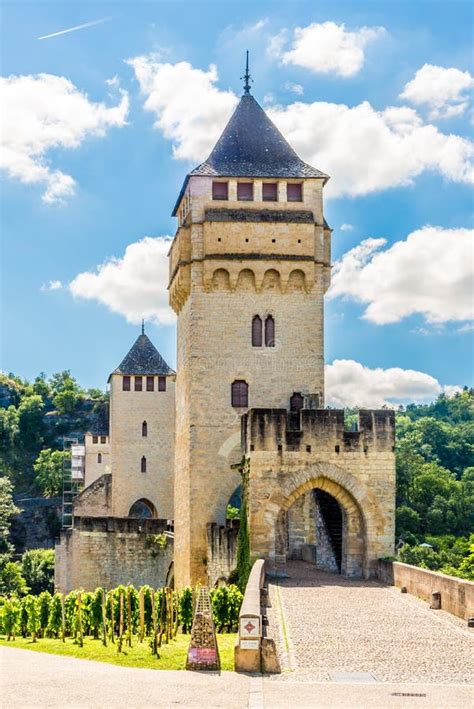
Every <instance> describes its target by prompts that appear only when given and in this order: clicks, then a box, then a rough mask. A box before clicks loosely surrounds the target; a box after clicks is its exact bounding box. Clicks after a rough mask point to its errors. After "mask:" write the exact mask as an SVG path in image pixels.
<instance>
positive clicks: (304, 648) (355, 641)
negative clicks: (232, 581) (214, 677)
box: [268, 562, 474, 684]
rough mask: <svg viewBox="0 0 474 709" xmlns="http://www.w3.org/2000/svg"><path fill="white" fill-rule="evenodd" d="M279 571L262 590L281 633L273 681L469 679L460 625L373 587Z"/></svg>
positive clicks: (473, 651) (299, 567) (467, 648)
mask: <svg viewBox="0 0 474 709" xmlns="http://www.w3.org/2000/svg"><path fill="white" fill-rule="evenodd" d="M287 570H288V573H289V578H287V579H282V580H279V581H278V582H274V583H271V584H270V599H271V603H272V607H271V608H269V609H268V616H269V621H270V625H271V627H272V628H276V627H277V626H279V627H280V630H282V631H283V632H280V633H279V632H278V631H275V632H274V633H273V635H274V637H275V638H276V640H277V643H278V646H279V651H280V659H281V662H282V669H283V674H282V675H280V676H274V678H273V679H274V681H284V680H290V681H295V680H297V681H298V680H301V681H325V680H326V681H331V682H332V681H334V680H333V678H332V677H331V676H330V674H329V673H331V672H366V673H370V674H371V675H373V677H374V678H375V680H378V681H380V682H408V683H418V682H422V683H442V684H449V683H463V684H464V683H469V682H472V681H473V680H474V661H473V658H474V633H473V631H471V630H469V629H468V628H467V624H466V623H465V622H463V621H462V620H460V619H457V618H455V617H454V616H452V615H450V614H448V613H445V612H444V611H434V610H430V609H429V608H428V604H426V603H424V602H423V601H421V600H419V599H417V598H414V597H413V596H409V595H408V594H401V593H400V591H399V590H397V589H394V588H391V587H384V586H381V585H380V584H378V583H376V582H373V581H357V580H348V579H344V578H342V577H341V576H336V575H334V574H328V573H325V572H323V571H318V570H316V569H315V568H314V566H312V565H310V564H306V563H304V562H289V563H288V569H287ZM282 617H283V618H284V622H282ZM291 670H293V671H291ZM348 681H350V680H348Z"/></svg>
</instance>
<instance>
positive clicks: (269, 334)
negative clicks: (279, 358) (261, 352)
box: [265, 315, 275, 347]
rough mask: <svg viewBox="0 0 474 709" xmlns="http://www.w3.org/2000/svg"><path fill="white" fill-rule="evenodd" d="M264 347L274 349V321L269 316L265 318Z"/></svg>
mask: <svg viewBox="0 0 474 709" xmlns="http://www.w3.org/2000/svg"><path fill="white" fill-rule="evenodd" d="M265 347H275V320H274V319H273V317H272V316H271V315H268V317H266V318H265Z"/></svg>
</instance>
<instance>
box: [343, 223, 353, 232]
mask: <svg viewBox="0 0 474 709" xmlns="http://www.w3.org/2000/svg"><path fill="white" fill-rule="evenodd" d="M341 231H354V225H353V224H341Z"/></svg>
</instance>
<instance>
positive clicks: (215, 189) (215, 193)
mask: <svg viewBox="0 0 474 709" xmlns="http://www.w3.org/2000/svg"><path fill="white" fill-rule="evenodd" d="M212 199H229V183H228V182H213V183H212Z"/></svg>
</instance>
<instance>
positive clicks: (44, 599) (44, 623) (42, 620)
mask: <svg viewBox="0 0 474 709" xmlns="http://www.w3.org/2000/svg"><path fill="white" fill-rule="evenodd" d="M38 604H39V632H40V635H41V637H44V635H45V634H46V630H47V629H48V624H49V614H50V612H51V594H50V593H48V591H43V592H42V593H40V595H39V596H38Z"/></svg>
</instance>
